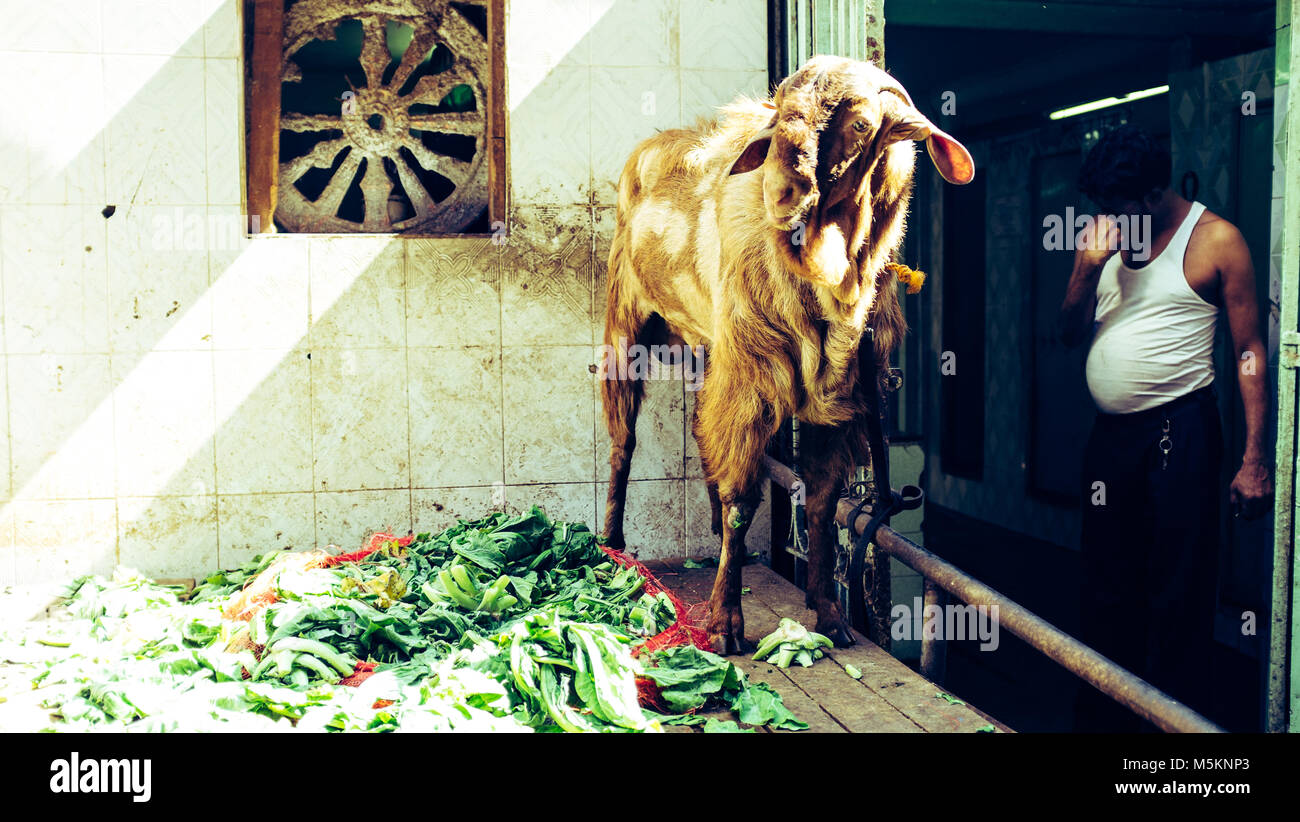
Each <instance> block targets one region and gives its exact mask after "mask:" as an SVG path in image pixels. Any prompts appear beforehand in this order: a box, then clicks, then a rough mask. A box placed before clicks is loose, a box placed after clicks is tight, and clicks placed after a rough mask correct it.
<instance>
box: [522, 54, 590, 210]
mask: <svg viewBox="0 0 1300 822" xmlns="http://www.w3.org/2000/svg"><path fill="white" fill-rule="evenodd" d="M514 63H515V60H514V59H513V58H512V60H511V67H512V73H511V78H510V96H511V101H510V141H509V144H510V179H511V186H512V187H513V191H512V197H511V202H512V203H514V204H516V205H533V204H557V205H558V204H578V205H585V204H587V202H588V195H589V192H590V190H591V69H590V68H588V67H587V66H581V67H571V66H561V67H559V68H555V69H552V70H550V71H549V72H547V73H546V74H545V76H543V77H541V78H540V82H539V83H538V84H537V85H536V87H535V88H531V89H528V90H527V91H525V90H524V88H523V87H522V84H520V83H517V82H516V80H517V78H516V77H515V75H514V72H513V66H514ZM556 123H563V124H564V127H563V128H556V127H555V126H556Z"/></svg>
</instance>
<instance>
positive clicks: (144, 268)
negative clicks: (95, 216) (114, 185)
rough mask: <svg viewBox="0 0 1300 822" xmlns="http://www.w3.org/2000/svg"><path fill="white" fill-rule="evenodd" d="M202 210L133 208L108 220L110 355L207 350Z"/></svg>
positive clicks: (209, 329)
mask: <svg viewBox="0 0 1300 822" xmlns="http://www.w3.org/2000/svg"><path fill="white" fill-rule="evenodd" d="M207 223H208V214H207V207H206V206H201V205H200V206H137V207H135V208H131V209H124V210H123V212H122V213H119V214H117V215H115V216H114V218H113V219H112V220H109V221H108V258H109V260H110V261H111V263H112V265H111V266H110V268H109V276H108V293H109V306H108V307H109V324H110V325H109V344H110V346H111V347H112V350H113V351H114V352H115V353H116V352H144V351H155V350H157V351H178V350H180V351H195V350H203V349H208V348H210V347H211V346H212V304H211V302H210V301H209V300H208V299H207V298H206V297H207V293H208V248H207Z"/></svg>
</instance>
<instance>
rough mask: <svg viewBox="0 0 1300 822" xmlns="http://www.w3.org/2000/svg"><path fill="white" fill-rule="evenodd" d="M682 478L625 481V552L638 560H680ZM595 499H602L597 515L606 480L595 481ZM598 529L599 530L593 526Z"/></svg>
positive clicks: (682, 516)
mask: <svg viewBox="0 0 1300 822" xmlns="http://www.w3.org/2000/svg"><path fill="white" fill-rule="evenodd" d="M682 482H683V481H682V480H641V481H638V482H629V483H628V484H627V499H626V502H625V508H624V511H623V534H624V536H625V538H626V540H627V552H628V553H629V554H631V555H632V556H633V557H635V558H637V559H639V560H641V561H642V562H645V561H648V560H663V559H681V558H683V557H685V556H686V552H685V550H684V548H683V545H684V542H685V529H684V527H685V520H686V517H685V510H684V505H685V500H684V498H683V496H682V493H683V487H682ZM596 485H597V493H598V497H597V498H598V499H600V500H602V510H601V511H600V517H601V520H602V523H603V520H604V515H605V512H604V510H603V500H604V499H605V496H606V494H607V493H608V490H609V483H606V482H600V483H597V484H596ZM596 530H597V531H598V532H599V530H600V529H596Z"/></svg>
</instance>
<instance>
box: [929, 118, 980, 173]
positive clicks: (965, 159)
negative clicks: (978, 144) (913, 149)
mask: <svg viewBox="0 0 1300 822" xmlns="http://www.w3.org/2000/svg"><path fill="white" fill-rule="evenodd" d="M925 149H926V151H928V152H929V153H930V161H931V162H933V163H934V167H935V168H937V169H939V173H940V174H941V175H943V179H945V180H947V181H948V182H950V183H955V184H957V185H960V186H964V185H966V184H967V183H969V182H970V181H971V180H974V179H975V160H974V159H973V158H972V157H971V156H970V152H969V151H967V150H966V146H964V145H962V144H961V143H959V142H957V141H956V140H954V139H953V138H952V137H950V136H948V134H946V133H945V132H943V131H940V130H939V129H937V128H933V127H932V128H931V130H930V136H929V137H927V138H925Z"/></svg>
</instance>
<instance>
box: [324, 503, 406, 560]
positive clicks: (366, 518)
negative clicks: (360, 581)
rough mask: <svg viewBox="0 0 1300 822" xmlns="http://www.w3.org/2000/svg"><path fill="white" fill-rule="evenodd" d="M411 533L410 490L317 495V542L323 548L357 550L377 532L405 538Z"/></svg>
mask: <svg viewBox="0 0 1300 822" xmlns="http://www.w3.org/2000/svg"><path fill="white" fill-rule="evenodd" d="M410 530H411V492H410V490H409V489H406V488H401V489H397V490H393V491H342V492H336V493H330V492H324V491H318V492H317V493H316V541H317V542H318V543H319V544H320V547H322V548H323V547H325V546H327V545H336V546H338V547H339V548H341V549H343V550H344V551H356V550H360V549H361V548H362V547H363V546H364V545H365V544H366V541H367V540H369V539H370V536H371V535H372V534H375V533H377V532H380V531H383V532H386V533H389V534H395V535H397V536H402V535H405V534H406V533H408V532H409V531H410Z"/></svg>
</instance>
